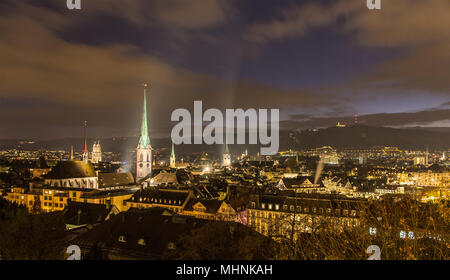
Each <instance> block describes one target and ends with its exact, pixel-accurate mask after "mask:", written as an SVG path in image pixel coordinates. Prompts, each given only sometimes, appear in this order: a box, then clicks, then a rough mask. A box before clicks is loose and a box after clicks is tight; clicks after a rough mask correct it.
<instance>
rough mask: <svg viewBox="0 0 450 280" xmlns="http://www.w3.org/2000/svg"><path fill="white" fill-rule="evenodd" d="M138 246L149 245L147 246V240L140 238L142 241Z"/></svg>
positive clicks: (139, 241)
mask: <svg viewBox="0 0 450 280" xmlns="http://www.w3.org/2000/svg"><path fill="white" fill-rule="evenodd" d="M119 241H120V240H119ZM138 245H141V246H145V245H147V244H146V243H145V239H144V238H140V239H139V240H138Z"/></svg>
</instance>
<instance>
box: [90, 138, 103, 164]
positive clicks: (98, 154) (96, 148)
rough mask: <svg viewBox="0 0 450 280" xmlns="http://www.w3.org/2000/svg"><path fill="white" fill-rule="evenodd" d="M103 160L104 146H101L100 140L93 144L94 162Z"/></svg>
mask: <svg viewBox="0 0 450 280" xmlns="http://www.w3.org/2000/svg"><path fill="white" fill-rule="evenodd" d="M101 161H102V147H101V146H100V140H98V141H97V142H94V145H93V146H92V163H99V162H101Z"/></svg>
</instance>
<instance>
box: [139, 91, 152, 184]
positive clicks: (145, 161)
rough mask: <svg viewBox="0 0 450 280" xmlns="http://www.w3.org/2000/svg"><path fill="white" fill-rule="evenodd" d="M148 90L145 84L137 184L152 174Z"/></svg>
mask: <svg viewBox="0 0 450 280" xmlns="http://www.w3.org/2000/svg"><path fill="white" fill-rule="evenodd" d="M147 88H148V84H144V110H143V113H142V124H141V137H140V139H139V144H138V146H137V149H136V182H139V181H140V180H142V179H144V178H145V177H147V176H148V175H151V174H152V146H151V145H150V137H149V135H148V124H147Z"/></svg>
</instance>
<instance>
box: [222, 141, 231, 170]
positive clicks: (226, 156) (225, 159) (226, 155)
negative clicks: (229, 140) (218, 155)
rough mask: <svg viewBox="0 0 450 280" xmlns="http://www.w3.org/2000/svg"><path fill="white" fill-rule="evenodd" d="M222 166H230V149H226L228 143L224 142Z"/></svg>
mask: <svg viewBox="0 0 450 280" xmlns="http://www.w3.org/2000/svg"><path fill="white" fill-rule="evenodd" d="M223 166H224V167H229V166H231V154H230V150H228V144H225V153H224V154H223Z"/></svg>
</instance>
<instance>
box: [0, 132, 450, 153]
mask: <svg viewBox="0 0 450 280" xmlns="http://www.w3.org/2000/svg"><path fill="white" fill-rule="evenodd" d="M95 140H97V139H88V148H89V150H91V149H92V144H93V142H94V141H95ZM151 141H152V146H153V147H154V148H155V149H158V150H161V149H162V150H165V151H163V152H168V151H169V149H170V145H171V140H170V139H169V138H163V139H162V138H160V139H151ZM21 142H22V143H21ZM137 142H138V138H136V137H116V138H107V139H101V145H102V150H103V151H108V152H129V151H132V150H133V149H135V148H136V145H137ZM71 145H73V146H74V149H75V150H76V151H81V150H82V148H83V140H82V139H81V138H64V139H56V140H44V141H36V142H35V143H25V142H24V140H0V149H11V148H19V149H23V150H38V149H41V148H43V149H48V150H66V151H69V150H70V146H71ZM322 146H332V147H334V148H338V149H343V148H370V147H375V146H396V147H399V148H401V149H411V150H425V149H426V147H428V148H429V149H430V150H444V149H449V148H450V131H448V130H446V129H445V128H443V129H442V130H439V129H437V128H434V129H419V128H408V129H398V128H388V127H373V126H366V125H352V126H348V127H329V128H324V129H317V130H303V131H287V130H283V131H280V150H286V149H290V148H291V149H308V148H316V147H322ZM246 148H247V149H248V150H249V152H250V153H252V154H254V153H257V152H258V151H259V146H258V145H230V150H231V151H232V152H233V153H236V154H237V153H241V152H242V151H243V150H244V149H246ZM222 149H223V145H211V146H209V145H181V146H176V151H177V153H187V152H202V151H204V152H212V153H221V151H222Z"/></svg>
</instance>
